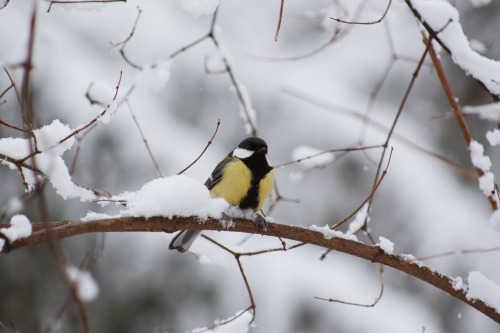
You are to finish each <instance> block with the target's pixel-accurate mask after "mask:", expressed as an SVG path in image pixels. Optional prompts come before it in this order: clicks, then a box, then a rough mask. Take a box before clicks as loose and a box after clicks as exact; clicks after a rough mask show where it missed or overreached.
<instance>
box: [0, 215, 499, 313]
mask: <svg viewBox="0 0 500 333" xmlns="http://www.w3.org/2000/svg"><path fill="white" fill-rule="evenodd" d="M233 221H234V222H235V223H234V224H233V225H232V226H231V227H230V228H229V229H225V227H224V226H223V225H222V224H221V223H220V221H219V220H216V219H208V220H206V221H204V222H203V223H200V220H199V218H197V217H174V218H172V219H169V218H165V217H151V218H148V219H146V218H144V217H122V218H110V219H103V220H95V221H88V222H75V221H64V222H53V223H51V228H50V233H51V237H55V238H64V237H70V236H75V235H80V234H86V233H94V232H138V231H143V232H144V231H149V232H167V233H172V232H175V231H178V230H186V229H190V230H218V231H232V232H244V233H251V234H261V235H267V236H274V237H281V238H288V239H291V240H296V241H299V242H305V243H308V244H312V245H318V246H321V247H324V248H327V249H332V250H336V251H339V252H344V253H347V254H351V255H353V256H356V257H359V258H362V259H365V260H369V261H371V262H374V263H380V264H383V265H386V266H390V267H392V268H394V269H397V270H399V271H401V272H404V273H406V274H409V275H411V276H414V277H416V278H418V279H420V280H422V281H424V282H426V283H428V284H430V285H433V286H435V287H436V288H439V289H441V290H442V291H444V292H446V293H448V294H450V295H451V296H453V297H456V298H458V299H459V300H461V301H463V302H464V303H466V304H468V305H470V306H471V307H473V308H475V309H476V310H478V311H480V312H482V313H483V314H485V315H486V316H488V317H490V318H491V319H492V320H494V321H495V322H497V323H500V313H498V312H497V311H496V310H495V309H494V308H493V307H491V306H489V305H487V304H485V303H484V302H483V301H481V300H478V299H468V298H467V294H466V291H465V290H464V289H459V290H456V289H455V288H454V287H453V280H452V279H451V278H449V277H447V276H445V275H443V274H441V273H439V272H436V271H434V270H432V269H431V268H429V267H427V266H425V265H422V263H421V262H420V263H419V262H416V261H415V260H412V259H408V258H406V257H405V256H401V255H396V254H389V253H386V252H384V251H383V250H382V249H381V248H380V247H378V246H370V245H366V244H363V243H360V242H357V241H352V240H348V239H344V238H339V237H333V238H330V239H327V238H325V235H324V234H322V233H320V232H318V231H314V230H311V229H307V228H304V227H297V226H289V225H284V224H277V223H268V229H267V231H263V230H262V229H261V228H260V227H259V225H258V224H257V223H255V222H253V221H251V220H245V219H233ZM2 227H8V225H0V228H2ZM48 238H49V230H48V229H47V226H46V225H43V224H39V223H34V224H33V233H32V234H31V236H29V237H26V238H22V239H19V240H17V241H15V242H13V243H12V244H10V246H9V247H8V248H9V250H14V249H18V248H22V247H26V246H30V245H35V244H40V243H44V242H47V241H48Z"/></svg>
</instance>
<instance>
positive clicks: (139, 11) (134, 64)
mask: <svg viewBox="0 0 500 333" xmlns="http://www.w3.org/2000/svg"><path fill="white" fill-rule="evenodd" d="M137 11H138V13H137V17H136V18H135V22H134V26H133V27H132V31H130V34H129V35H128V37H127V38H125V39H124V40H123V41H121V42H118V43H115V44H113V43H112V44H111V47H117V46H121V47H120V54H121V56H122V58H123V60H125V62H126V63H127V64H129V65H130V66H132V67H133V68H135V69H138V70H143V69H144V68H143V67H142V66H140V65H137V64H136V63H134V62H132V61H131V60H130V59H129V58H128V57H127V55H126V54H125V46H127V43H128V42H129V41H130V39H132V37H133V36H134V33H135V28H136V27H137V23H139V18H140V17H141V14H142V10H141V8H140V7H139V6H137Z"/></svg>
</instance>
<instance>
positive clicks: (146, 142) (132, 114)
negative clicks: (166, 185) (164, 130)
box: [125, 98, 165, 178]
mask: <svg viewBox="0 0 500 333" xmlns="http://www.w3.org/2000/svg"><path fill="white" fill-rule="evenodd" d="M125 101H126V103H127V106H128V110H129V112H130V115H131V116H132V119H133V120H134V122H135V125H136V127H137V129H138V130H139V133H140V134H141V137H142V142H144V145H145V146H146V149H147V151H148V154H149V157H150V158H151V161H153V164H154V166H155V168H156V172H158V175H159V176H160V177H162V178H163V177H165V175H164V174H163V172H162V171H161V168H160V165H159V164H158V162H156V158H155V157H154V155H153V152H152V151H151V148H150V147H149V143H148V140H146V137H145V136H144V132H143V131H142V129H141V126H139V122H138V121H137V118H136V117H135V114H134V112H133V111H132V106H131V105H130V101H129V100H128V98H127V99H126V100H125Z"/></svg>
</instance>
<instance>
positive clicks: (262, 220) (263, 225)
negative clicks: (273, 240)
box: [254, 213, 267, 231]
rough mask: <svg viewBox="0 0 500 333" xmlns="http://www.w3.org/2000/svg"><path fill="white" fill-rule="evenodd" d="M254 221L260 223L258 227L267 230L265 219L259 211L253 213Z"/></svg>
mask: <svg viewBox="0 0 500 333" xmlns="http://www.w3.org/2000/svg"><path fill="white" fill-rule="evenodd" d="M254 221H255V222H257V223H259V224H260V227H261V228H262V230H264V231H267V221H266V219H265V218H264V217H262V216H261V215H260V214H259V213H257V214H255V220H254Z"/></svg>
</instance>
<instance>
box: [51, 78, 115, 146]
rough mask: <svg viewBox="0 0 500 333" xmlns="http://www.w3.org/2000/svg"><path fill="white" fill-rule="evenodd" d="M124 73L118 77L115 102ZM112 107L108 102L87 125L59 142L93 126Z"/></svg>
mask: <svg viewBox="0 0 500 333" xmlns="http://www.w3.org/2000/svg"><path fill="white" fill-rule="evenodd" d="M122 74H123V72H122V71H120V78H119V79H118V84H117V85H116V89H115V95H114V97H113V102H114V101H115V100H116V97H117V96H118V90H119V89H120V83H121V82H122ZM110 107H111V104H108V105H107V107H106V108H105V109H104V110H103V111H102V112H101V113H100V114H99V115H98V116H97V117H95V118H94V119H92V120H91V121H90V122H89V123H87V124H86V125H83V126H82V127H80V128H77V129H76V130H74V131H73V132H72V133H71V134H69V135H67V136H66V137H64V138H63V139H61V140H59V142H58V144H61V143H63V142H64V141H66V140H68V139H70V138H71V137H73V136H75V135H77V134H78V133H80V132H81V131H84V130H85V129H87V128H89V127H90V126H92V125H93V124H94V123H95V122H97V120H98V119H99V118H101V117H103V116H104V115H105V114H106V112H108V110H109V108H110Z"/></svg>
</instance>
